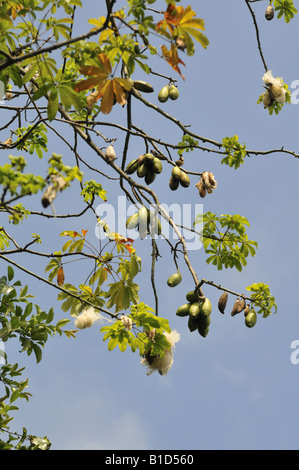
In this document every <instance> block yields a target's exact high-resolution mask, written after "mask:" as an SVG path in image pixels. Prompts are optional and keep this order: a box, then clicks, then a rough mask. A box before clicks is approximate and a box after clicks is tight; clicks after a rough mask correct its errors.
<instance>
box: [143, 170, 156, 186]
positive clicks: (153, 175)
mask: <svg viewBox="0 0 299 470" xmlns="http://www.w3.org/2000/svg"><path fill="white" fill-rule="evenodd" d="M155 178H156V173H155V172H154V171H153V170H150V169H148V170H147V173H146V175H145V179H144V181H145V182H146V184H152V183H153V181H154V180H155Z"/></svg>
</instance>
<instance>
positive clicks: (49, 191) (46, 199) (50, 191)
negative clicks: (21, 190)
mask: <svg viewBox="0 0 299 470" xmlns="http://www.w3.org/2000/svg"><path fill="white" fill-rule="evenodd" d="M56 195H57V189H56V188H55V187H54V186H53V185H52V184H50V185H49V186H47V188H46V190H45V192H44V194H43V196H42V201H41V202H42V206H43V207H44V208H46V207H48V206H49V205H50V204H52V202H53V201H54V199H55V198H56Z"/></svg>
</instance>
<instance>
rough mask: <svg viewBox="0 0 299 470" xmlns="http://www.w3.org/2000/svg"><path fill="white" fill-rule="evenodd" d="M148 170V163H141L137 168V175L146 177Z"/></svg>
mask: <svg viewBox="0 0 299 470" xmlns="http://www.w3.org/2000/svg"><path fill="white" fill-rule="evenodd" d="M147 170H148V168H147V166H146V164H145V163H141V165H139V166H138V168H137V176H138V177H139V178H144V177H145V175H146V174H147Z"/></svg>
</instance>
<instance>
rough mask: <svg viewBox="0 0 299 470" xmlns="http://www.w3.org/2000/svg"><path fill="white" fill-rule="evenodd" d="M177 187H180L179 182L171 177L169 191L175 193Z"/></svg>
mask: <svg viewBox="0 0 299 470" xmlns="http://www.w3.org/2000/svg"><path fill="white" fill-rule="evenodd" d="M179 185H180V181H179V180H177V179H174V178H173V177H172V176H171V178H170V180H169V187H170V189H171V191H175V190H176V189H178V187H179Z"/></svg>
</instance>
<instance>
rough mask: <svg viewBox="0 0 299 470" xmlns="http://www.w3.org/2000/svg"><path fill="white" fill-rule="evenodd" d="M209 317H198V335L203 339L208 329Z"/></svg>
mask: <svg viewBox="0 0 299 470" xmlns="http://www.w3.org/2000/svg"><path fill="white" fill-rule="evenodd" d="M210 323H211V315H207V316H205V315H199V318H198V333H199V334H200V335H201V336H203V338H205V337H206V336H207V335H208V333H209V329H210Z"/></svg>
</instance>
